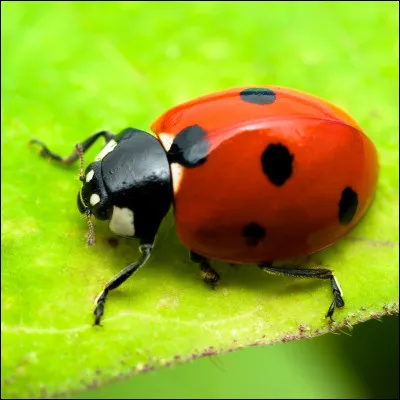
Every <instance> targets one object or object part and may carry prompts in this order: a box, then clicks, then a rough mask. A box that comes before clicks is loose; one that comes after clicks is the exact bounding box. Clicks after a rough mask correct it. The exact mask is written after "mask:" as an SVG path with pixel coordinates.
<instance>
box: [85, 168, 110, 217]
mask: <svg viewBox="0 0 400 400" xmlns="http://www.w3.org/2000/svg"><path fill="white" fill-rule="evenodd" d="M78 209H79V211H80V212H81V213H82V214H84V213H87V212H88V211H90V214H93V215H94V216H95V217H96V218H97V219H99V220H102V221H104V220H106V219H109V218H110V216H111V213H112V204H111V203H110V199H109V196H108V193H107V190H106V188H105V186H104V182H103V178H102V173H101V161H95V162H93V163H92V164H90V165H89V166H88V167H87V168H86V171H85V176H84V179H83V180H82V187H81V190H80V191H79V193H78Z"/></svg>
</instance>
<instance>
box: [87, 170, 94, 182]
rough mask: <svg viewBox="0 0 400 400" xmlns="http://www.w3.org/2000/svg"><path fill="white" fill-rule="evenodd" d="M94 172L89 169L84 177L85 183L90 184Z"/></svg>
mask: <svg viewBox="0 0 400 400" xmlns="http://www.w3.org/2000/svg"><path fill="white" fill-rule="evenodd" d="M93 176H94V171H93V170H92V169H91V170H90V171H89V172H88V173H87V175H86V182H90V181H91V180H92V179H93Z"/></svg>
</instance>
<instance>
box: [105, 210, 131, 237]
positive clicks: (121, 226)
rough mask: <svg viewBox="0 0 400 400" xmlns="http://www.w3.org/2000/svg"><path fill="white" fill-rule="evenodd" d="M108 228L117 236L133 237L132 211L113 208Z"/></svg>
mask: <svg viewBox="0 0 400 400" xmlns="http://www.w3.org/2000/svg"><path fill="white" fill-rule="evenodd" d="M109 227H110V229H111V230H112V231H113V232H114V233H116V234H117V235H120V236H134V235H135V225H134V215H133V211H132V210H130V209H129V208H119V207H116V206H114V208H113V213H112V217H111V220H110V225H109Z"/></svg>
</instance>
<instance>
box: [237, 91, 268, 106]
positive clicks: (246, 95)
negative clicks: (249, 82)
mask: <svg viewBox="0 0 400 400" xmlns="http://www.w3.org/2000/svg"><path fill="white" fill-rule="evenodd" d="M240 98H241V99H242V100H243V101H246V102H247V103H252V104H260V105H264V104H272V103H273V102H274V101H275V99H276V94H275V92H273V91H272V90H271V89H267V88H248V89H244V90H242V91H241V92H240Z"/></svg>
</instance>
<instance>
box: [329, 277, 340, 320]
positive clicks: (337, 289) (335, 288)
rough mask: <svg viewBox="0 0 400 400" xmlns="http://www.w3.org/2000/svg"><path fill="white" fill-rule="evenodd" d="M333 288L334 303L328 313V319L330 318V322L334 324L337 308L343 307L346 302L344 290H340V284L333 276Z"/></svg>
mask: <svg viewBox="0 0 400 400" xmlns="http://www.w3.org/2000/svg"><path fill="white" fill-rule="evenodd" d="M331 286H332V293H333V301H332V304H331V305H330V307H329V310H328V312H327V313H326V318H330V320H331V321H332V322H334V321H333V318H332V315H333V313H334V311H335V308H336V307H337V308H340V307H343V306H344V300H343V297H342V290H341V289H340V286H339V283H338V281H337V280H336V278H335V277H334V276H333V275H332V276H331Z"/></svg>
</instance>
